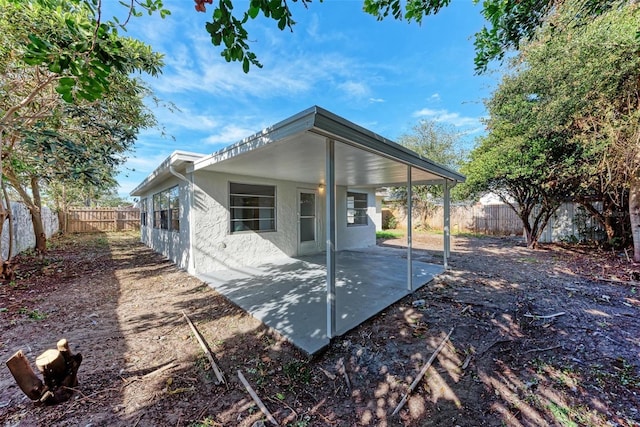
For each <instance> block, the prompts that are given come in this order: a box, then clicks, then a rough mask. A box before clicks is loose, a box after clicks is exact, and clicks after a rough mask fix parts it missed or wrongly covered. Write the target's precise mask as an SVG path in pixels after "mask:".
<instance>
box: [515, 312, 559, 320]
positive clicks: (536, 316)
mask: <svg viewBox="0 0 640 427" xmlns="http://www.w3.org/2000/svg"><path fill="white" fill-rule="evenodd" d="M565 314H567V313H565V312H564V311H561V312H560V313H555V314H547V315H546V316H543V315H541V314H529V313H527V314H525V315H524V317H531V318H533V319H553V318H554V317H559V316H564V315H565Z"/></svg>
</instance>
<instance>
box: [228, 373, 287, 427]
mask: <svg viewBox="0 0 640 427" xmlns="http://www.w3.org/2000/svg"><path fill="white" fill-rule="evenodd" d="M238 378H240V381H242V384H243V385H244V388H246V389H247V391H248V392H249V394H250V395H251V398H252V399H253V401H254V402H256V404H257V405H258V407H259V408H260V410H261V411H262V413H263V414H265V415H266V417H267V419H268V420H269V422H271V423H272V424H273V425H276V426H278V425H280V424H278V422H277V421H276V419H275V418H273V415H271V412H269V410H268V409H267V407H266V406H265V405H264V403H262V400H260V398H259V397H258V395H257V394H256V392H255V390H254V389H253V387H251V384H249V381H247V379H246V378H245V377H244V375H242V371H240V370H238Z"/></svg>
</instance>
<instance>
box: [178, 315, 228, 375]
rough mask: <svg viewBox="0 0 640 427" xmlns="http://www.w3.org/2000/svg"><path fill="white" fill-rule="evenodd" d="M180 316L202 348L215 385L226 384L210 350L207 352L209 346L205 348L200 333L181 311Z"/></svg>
mask: <svg viewBox="0 0 640 427" xmlns="http://www.w3.org/2000/svg"><path fill="white" fill-rule="evenodd" d="M182 315H183V316H184V318H185V319H187V323H188V324H189V326H190V327H191V331H192V332H193V335H194V336H195V337H196V340H197V341H198V344H200V347H202V350H204V354H206V355H207V359H209V363H210V364H211V369H213V372H214V373H215V374H216V378H217V379H218V380H217V381H216V384H226V383H227V382H226V381H225V380H224V375H223V374H222V371H221V370H220V368H218V365H217V364H216V361H215V360H214V359H213V354H211V350H209V346H207V343H205V342H204V338H202V335H200V332H199V331H198V329H197V328H196V326H195V325H194V324H193V323H192V322H191V319H189V316H187V313H185V312H184V311H183V312H182Z"/></svg>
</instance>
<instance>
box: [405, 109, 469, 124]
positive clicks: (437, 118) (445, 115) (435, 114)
mask: <svg viewBox="0 0 640 427" xmlns="http://www.w3.org/2000/svg"><path fill="white" fill-rule="evenodd" d="M412 115H413V117H418V118H427V119H430V120H433V121H434V122H440V123H447V124H450V125H453V126H455V127H479V125H480V119H479V118H478V117H464V116H461V115H460V114H459V113H452V112H450V111H448V110H433V109H431V108H423V109H422V110H418V111H416V112H414V113H413V114H412Z"/></svg>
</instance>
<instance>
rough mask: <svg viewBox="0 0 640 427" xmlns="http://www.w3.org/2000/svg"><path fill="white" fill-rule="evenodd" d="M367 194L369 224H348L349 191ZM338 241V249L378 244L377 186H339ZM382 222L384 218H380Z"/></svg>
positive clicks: (337, 204) (337, 198)
mask: <svg viewBox="0 0 640 427" xmlns="http://www.w3.org/2000/svg"><path fill="white" fill-rule="evenodd" d="M348 191H352V192H355V193H366V194H367V206H368V208H367V216H368V220H367V225H352V226H350V227H349V226H347V192H348ZM336 211H337V223H336V228H337V234H338V236H337V242H336V250H338V251H342V250H347V249H358V248H366V247H369V246H375V244H376V220H375V218H376V216H377V212H376V191H375V188H364V189H363V188H351V189H347V187H338V188H337V191H336ZM380 222H382V220H380Z"/></svg>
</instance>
